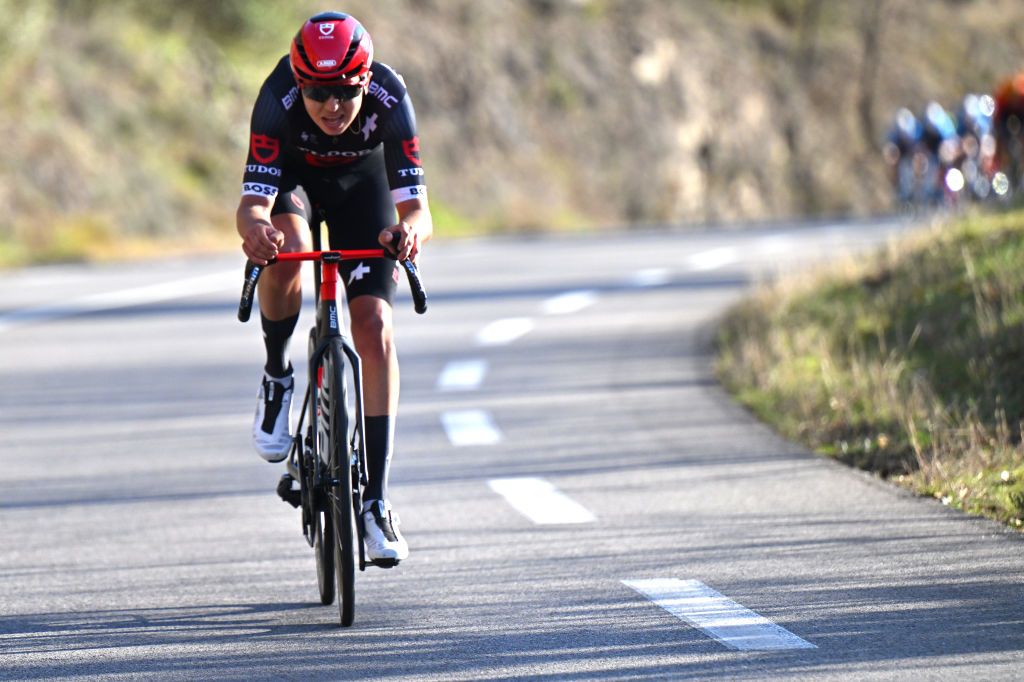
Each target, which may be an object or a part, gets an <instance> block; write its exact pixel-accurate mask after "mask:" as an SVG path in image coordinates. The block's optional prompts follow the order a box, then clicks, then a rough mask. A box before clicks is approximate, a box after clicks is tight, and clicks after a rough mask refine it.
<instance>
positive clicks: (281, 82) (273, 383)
mask: <svg viewBox="0 0 1024 682" xmlns="http://www.w3.org/2000/svg"><path fill="white" fill-rule="evenodd" d="M249 140H250V144H249V155H248V160H247V162H246V167H245V174H244V180H243V184H242V198H241V201H240V203H239V206H238V212H237V227H238V233H239V234H240V235H241V237H242V250H243V251H244V252H245V254H246V255H247V256H248V257H249V258H250V259H251V260H252V261H253V262H255V263H258V264H264V263H266V262H267V261H268V260H269V259H271V258H273V257H274V256H275V255H277V254H278V253H280V252H289V251H301V250H307V249H308V248H309V247H308V245H307V236H308V233H309V229H310V226H311V225H312V226H313V227H314V228H316V229H319V224H320V218H321V217H323V219H324V220H325V221H326V222H327V227H328V235H329V242H330V246H331V248H332V249H342V248H344V249H367V248H380V247H381V246H384V247H385V248H387V249H389V250H390V251H392V252H395V254H396V255H397V256H398V258H400V259H405V258H410V259H412V260H413V261H416V260H417V258H418V256H419V254H420V249H421V248H422V246H423V244H424V243H425V242H426V241H427V240H429V239H430V236H431V234H432V232H433V227H432V222H431V218H430V211H429V208H428V205H427V196H426V184H425V180H424V175H423V169H422V166H421V163H420V155H419V138H418V137H417V134H416V117H415V113H414V111H413V106H412V103H411V102H410V100H409V95H408V93H407V91H406V87H405V82H404V81H403V80H402V77H401V76H400V75H398V73H396V72H395V71H394V70H393V69H392V68H391V67H389V66H387V65H385V64H382V63H380V62H375V61H373V43H372V41H371V39H370V34H369V33H368V32H367V31H366V29H365V28H364V27H363V26H362V24H360V23H359V21H357V20H356V19H355V18H354V17H352V16H350V15H348V14H343V13H340V12H324V13H321V14H317V15H315V16H313V17H311V18H310V19H309V20H307V21H306V22H305V23H304V24H303V25H302V27H301V28H300V29H299V31H298V33H296V35H295V38H294V39H293V40H292V44H291V51H290V53H289V54H288V55H285V56H284V57H282V58H281V60H280V61H279V62H278V64H277V66H276V68H274V70H273V72H272V73H271V74H270V75H269V76H268V77H267V79H266V81H265V82H264V83H263V86H262V87H261V88H260V91H259V95H258V96H257V98H256V103H255V105H254V107H253V113H252V119H251V130H250V138H249ZM396 213H397V219H396ZM397 267H398V266H397V265H396V263H395V261H393V260H388V259H369V260H362V261H345V262H343V263H342V265H341V270H340V275H341V277H342V278H343V281H344V284H345V291H346V295H347V299H348V306H349V316H350V320H351V334H352V339H353V341H354V343H355V346H356V350H357V351H358V352H359V354H360V356H361V358H362V363H363V393H364V406H365V414H366V424H365V426H366V434H365V436H366V461H367V476H368V479H369V482H368V485H367V487H366V491H365V499H366V502H365V504H364V507H363V515H364V520H365V521H366V548H367V554H368V556H369V557H370V558H371V559H399V560H400V559H404V558H406V556H408V553H409V548H408V545H407V543H406V541H405V539H404V538H403V537H402V535H401V533H400V532H399V530H398V519H397V515H395V514H394V513H393V511H392V509H391V505H390V502H389V501H388V495H387V492H388V491H387V481H388V472H389V467H390V461H391V455H392V448H393V441H394V428H395V419H396V415H397V411H398V389H399V377H398V356H397V354H396V351H395V345H394V341H393V329H392V309H391V303H392V299H393V296H394V292H395V288H396V285H397V282H398V269H397ZM299 274H300V265H299V264H298V263H279V264H277V265H275V266H274V267H272V268H269V269H268V270H267V271H266V273H265V274H264V276H263V277H262V278H261V279H260V282H259V290H258V294H259V302H260V317H261V322H262V328H263V338H264V345H265V349H266V364H265V366H264V376H263V379H262V381H261V382H260V389H259V395H258V400H257V407H256V416H255V420H254V423H253V444H254V446H255V448H256V451H257V452H258V453H259V454H260V456H261V457H263V458H264V459H265V460H267V461H269V462H280V461H282V460H283V459H284V458H285V457H286V456H287V454H288V450H289V449H290V446H291V442H292V436H291V433H290V430H291V414H290V407H291V399H292V393H293V389H294V380H293V377H292V373H293V370H292V365H291V362H290V361H289V354H288V344H289V341H290V339H291V337H292V334H293V332H294V330H295V327H296V323H297V321H298V315H299V309H300V307H301V302H302V296H301V282H300V277H299Z"/></svg>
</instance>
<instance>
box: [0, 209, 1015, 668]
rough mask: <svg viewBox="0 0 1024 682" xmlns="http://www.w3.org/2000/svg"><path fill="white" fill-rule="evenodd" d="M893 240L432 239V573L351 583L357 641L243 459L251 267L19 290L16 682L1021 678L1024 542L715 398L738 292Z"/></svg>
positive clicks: (148, 270) (426, 452)
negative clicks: (719, 323)
mask: <svg viewBox="0 0 1024 682" xmlns="http://www.w3.org/2000/svg"><path fill="white" fill-rule="evenodd" d="M901 229H903V228H902V227H901V226H900V225H898V224H896V223H888V222H874V223H868V224H843V225H827V224H820V225H804V226H792V225H777V226H773V227H767V228H760V229H751V230H741V231H733V232H727V233H714V232H702V233H682V232H680V233H675V232H673V233H653V232H651V233H647V232H638V233H632V234H616V235H608V236H594V235H588V236H576V237H558V238H553V237H549V238H541V237H538V238H535V239H495V240H479V241H477V240H471V241H461V242H444V241H437V242H435V243H433V244H431V245H429V246H428V249H427V253H426V255H425V261H424V263H423V271H424V277H425V282H426V284H427V287H428V291H429V292H430V294H431V310H430V312H429V313H428V314H427V315H426V316H424V317H418V316H416V315H414V314H413V313H412V311H411V305H410V302H409V300H408V297H407V296H405V297H403V298H402V299H401V300H400V301H399V303H398V314H397V327H398V340H399V344H398V345H399V352H400V356H401V360H402V381H403V396H402V413H401V420H400V423H399V428H398V446H397V455H396V459H395V462H394V466H393V469H392V486H391V487H392V499H393V502H394V505H395V508H396V509H397V510H398V511H399V512H400V514H401V517H402V520H403V526H402V528H403V530H404V532H405V534H406V537H407V538H408V540H409V543H410V546H411V548H412V555H411V557H410V558H409V560H408V561H406V562H403V563H402V565H401V566H399V567H398V568H396V569H393V570H390V571H385V570H380V569H370V570H368V571H367V572H365V573H362V574H359V575H358V577H357V599H358V603H357V611H356V623H355V625H354V626H353V627H352V628H349V629H341V628H339V627H337V618H338V615H337V609H336V608H335V607H323V606H320V605H319V603H318V601H317V592H316V573H315V564H314V559H313V553H312V551H311V550H310V549H309V548H308V547H307V545H306V544H305V541H304V540H303V538H302V537H301V533H300V526H299V518H298V512H296V511H294V510H292V509H291V508H290V507H288V506H287V505H285V504H284V503H282V502H281V501H279V500H278V499H277V498H276V496H275V495H274V485H275V483H276V480H277V478H278V477H279V475H280V473H281V468H280V465H268V464H266V463H264V462H262V461H261V460H259V459H258V457H257V456H256V455H255V453H254V452H252V450H251V448H250V445H249V441H248V432H249V428H250V423H251V415H252V410H253V408H254V405H255V400H254V398H255V395H256V391H257V388H258V380H259V371H260V369H259V368H260V365H261V362H262V359H261V342H260V338H259V333H258V329H257V326H256V325H255V324H253V323H250V324H249V325H241V324H239V323H238V322H237V321H236V320H235V319H234V311H235V307H236V305H237V296H238V291H239V288H240V281H241V259H240V256H237V255H234V254H231V255H226V256H218V257H203V258H198V259H194V260H191V261H186V260H174V261H171V262H167V263H159V264H154V263H148V264H136V265H127V266H125V265H122V266H95V267H79V266H67V267H53V268H42V269H32V270H27V271H22V272H15V273H5V274H2V275H0V429H2V439H0V537H2V550H0V678H4V679H41V678H58V677H75V678H88V677H97V678H99V677H103V678H111V679H207V678H209V679H246V680H252V679H264V678H268V679H300V678H301V679H403V680H463V679H464V680H481V679H597V678H602V679H644V678H658V679H708V678H714V677H725V678H730V679H768V678H773V679H803V678H807V679H857V680H863V679H908V680H918V679H957V680H959V679H986V680H990V679H1015V678H1016V679H1021V677H1022V676H1024V579H1022V578H1024V542H1022V541H1021V538H1020V537H1019V536H1018V535H1016V534H1013V533H1009V532H1007V531H1004V530H1003V529H1002V528H1000V527H999V526H997V525H995V524H993V523H990V522H987V521H983V520H977V519H969V518H966V517H964V516H961V515H960V514H958V513H955V512H953V511H950V510H948V509H946V508H943V507H942V506H941V505H939V504H938V503H936V502H934V501H930V500H921V499H915V498H913V497H911V496H909V495H907V494H905V493H902V492H899V491H897V490H895V489H894V488H892V487H890V486H888V485H886V484H884V483H881V482H878V481H875V480H873V479H871V478H870V477H868V476H866V475H864V474H861V473H858V472H855V471H851V470H849V469H847V468H845V467H843V466H840V465H836V464H834V463H831V462H828V461H824V460H821V459H818V458H816V457H813V456H811V455H809V454H807V453H806V452H804V451H803V450H802V449H801V448H800V447H798V446H796V445H793V444H791V443H788V442H786V441H784V440H781V439H780V438H778V437H776V436H775V435H773V434H772V433H771V432H770V431H769V430H768V429H767V428H765V427H764V426H762V425H761V424H759V423H758V422H756V421H755V420H754V419H752V418H751V417H750V416H749V415H748V414H747V413H746V412H744V411H743V410H742V409H740V408H739V407H737V406H736V405H735V404H734V403H733V402H732V401H731V400H730V399H729V397H728V396H727V395H726V394H725V393H724V392H723V391H722V390H721V389H720V388H719V387H718V386H717V384H716V383H715V381H714V379H713V375H712V369H711V361H712V357H711V351H710V346H709V340H710V338H711V334H712V329H713V325H714V321H715V319H716V318H717V317H718V316H719V315H721V313H722V312H723V311H724V310H725V309H726V308H727V306H728V305H729V304H731V303H732V302H734V301H736V300H738V299H739V298H740V297H741V296H742V295H743V293H744V292H745V291H746V290H747V289H748V288H749V287H750V286H751V284H752V283H754V282H756V281H757V280H759V279H763V278H766V277H771V276H774V274H776V273H778V272H780V271H791V270H795V269H799V268H802V267H804V266H806V265H808V264H809V263H811V262H815V261H819V260H822V259H835V258H837V257H840V256H841V255H842V254H845V253H848V252H856V251H858V250H862V249H865V248H868V247H870V246H871V245H872V244H877V243H879V242H881V241H883V240H885V239H886V238H887V236H888V235H890V234H892V233H894V232H898V231H899V230H901ZM309 320H310V316H309V315H308V314H306V315H305V317H304V321H305V322H307V323H308V321H309ZM299 338H302V337H301V336H300V337H299ZM295 347H296V348H297V349H298V352H300V353H301V351H302V349H303V348H304V343H301V342H300V343H296V344H295ZM297 365H298V366H299V367H300V368H301V367H302V363H298V362H297Z"/></svg>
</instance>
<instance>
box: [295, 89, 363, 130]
mask: <svg viewBox="0 0 1024 682" xmlns="http://www.w3.org/2000/svg"><path fill="white" fill-rule="evenodd" d="M302 103H303V104H305V105H306V112H307V113H308V114H309V117H310V118H311V119H313V121H314V122H315V123H316V124H317V125H318V126H319V127H320V130H322V131H324V132H325V133H327V134H328V135H331V136H334V135H341V134H342V133H343V132H345V131H346V130H348V127H349V126H350V125H352V122H353V121H354V120H356V114H358V113H359V108H360V107H361V106H362V105H363V91H362V90H361V91H360V92H359V94H358V95H357V96H356V97H355V98H353V99H347V100H342V99H338V98H337V97H328V98H327V100H326V101H324V102H318V101H316V100H315V99H312V98H310V97H307V96H306V95H305V94H304V95H303V96H302Z"/></svg>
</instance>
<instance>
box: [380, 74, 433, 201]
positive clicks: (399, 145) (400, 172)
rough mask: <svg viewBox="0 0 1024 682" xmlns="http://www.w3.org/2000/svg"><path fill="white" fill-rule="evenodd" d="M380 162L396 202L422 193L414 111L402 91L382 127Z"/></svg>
mask: <svg viewBox="0 0 1024 682" xmlns="http://www.w3.org/2000/svg"><path fill="white" fill-rule="evenodd" d="M383 142H384V163H385V166H386V167H387V173H388V186H389V187H390V188H391V198H392V199H393V200H394V202H395V203H396V204H398V203H401V202H403V201H408V200H409V199H418V198H420V197H426V195H427V182H426V177H425V176H424V174H423V165H422V164H421V163H420V138H419V136H418V135H417V134H416V112H415V111H414V110H413V108H412V101H410V99H409V94H408V93H406V94H405V95H404V96H403V97H402V99H401V101H399V103H398V104H397V105H396V107H395V111H394V113H393V114H392V115H391V117H390V118H389V119H388V122H387V124H386V126H385V129H384V137H383Z"/></svg>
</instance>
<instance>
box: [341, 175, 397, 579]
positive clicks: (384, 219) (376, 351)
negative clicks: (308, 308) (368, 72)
mask: <svg viewBox="0 0 1024 682" xmlns="http://www.w3.org/2000/svg"><path fill="white" fill-rule="evenodd" d="M339 187H340V188H341V189H342V190H343V191H342V192H336V193H335V194H334V196H335V197H342V199H341V200H340V201H337V202H335V203H331V204H328V205H327V206H326V209H327V210H326V213H327V225H328V230H329V234H330V241H331V247H332V248H342V249H369V248H379V247H380V243H379V242H378V241H377V236H378V235H379V234H380V231H381V230H383V229H384V228H386V227H389V226H391V225H393V224H394V223H395V221H396V214H395V206H394V203H393V201H392V199H391V192H390V189H389V188H388V184H387V178H386V175H385V173H384V164H383V157H382V155H381V158H375V157H371V158H369V159H367V160H366V161H364V162H363V163H361V164H360V168H359V170H358V171H355V172H352V173H350V174H349V175H348V176H346V178H345V179H344V181H343V182H341V183H339ZM397 268H398V266H397V264H396V263H395V262H394V261H393V260H390V259H386V258H379V259H367V260H363V261H346V262H345V263H343V264H342V277H343V279H344V284H345V291H346V294H347V297H348V304H349V317H350V320H351V325H350V327H351V333H352V340H353V342H354V343H355V346H356V351H357V352H358V353H359V356H360V358H361V359H362V368H363V401H364V408H365V413H366V420H365V421H366V433H365V437H366V468H367V472H366V473H367V486H366V490H365V491H364V499H365V500H366V502H365V504H364V512H366V513H367V515H369V514H370V513H371V512H372V514H373V519H369V518H368V519H367V521H368V524H367V525H368V527H370V525H371V523H370V522H371V521H372V522H375V523H374V524H373V525H375V526H377V527H379V528H381V529H382V532H383V535H381V534H380V533H376V532H375V531H372V529H371V531H368V537H367V545H368V548H369V549H370V554H371V557H372V558H383V557H387V558H399V559H402V558H405V556H406V555H407V553H408V547H407V546H406V545H405V541H404V540H403V539H401V536H400V534H398V532H397V529H395V528H394V527H393V526H394V524H393V522H392V519H391V512H390V506H389V504H388V502H387V499H388V490H387V484H388V474H389V468H390V462H391V453H392V449H393V441H394V429H395V420H396V417H397V414H398V388H399V370H398V354H397V351H396V349H395V343H394V333H393V324H392V320H393V318H392V309H391V305H392V301H393V299H394V294H395V289H396V284H397V282H398V269H397ZM377 502H379V503H380V504H379V505H378V504H376V503H377ZM378 536H379V537H378ZM382 538H383V539H382ZM375 539H376V545H377V546H374V544H375ZM379 552H382V553H379Z"/></svg>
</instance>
